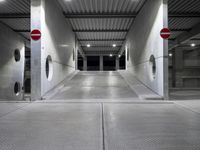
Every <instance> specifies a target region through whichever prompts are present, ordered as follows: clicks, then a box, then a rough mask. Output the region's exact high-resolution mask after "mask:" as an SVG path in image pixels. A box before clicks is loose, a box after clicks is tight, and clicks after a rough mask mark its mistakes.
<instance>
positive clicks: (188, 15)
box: [169, 12, 200, 18]
mask: <svg viewBox="0 0 200 150" xmlns="http://www.w3.org/2000/svg"><path fill="white" fill-rule="evenodd" d="M169 17H170V18H200V13H196V12H194V13H184V12H182V13H173V12H171V13H169Z"/></svg>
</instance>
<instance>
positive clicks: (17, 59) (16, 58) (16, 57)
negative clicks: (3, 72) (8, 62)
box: [14, 49, 21, 62]
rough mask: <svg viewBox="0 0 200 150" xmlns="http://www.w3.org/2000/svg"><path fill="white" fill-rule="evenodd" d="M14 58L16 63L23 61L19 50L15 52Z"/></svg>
mask: <svg viewBox="0 0 200 150" xmlns="http://www.w3.org/2000/svg"><path fill="white" fill-rule="evenodd" d="M14 58H15V61H16V62H19V61H20V60H21V53H20V50H19V49H15V50H14Z"/></svg>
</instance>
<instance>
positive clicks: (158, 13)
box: [124, 0, 168, 98]
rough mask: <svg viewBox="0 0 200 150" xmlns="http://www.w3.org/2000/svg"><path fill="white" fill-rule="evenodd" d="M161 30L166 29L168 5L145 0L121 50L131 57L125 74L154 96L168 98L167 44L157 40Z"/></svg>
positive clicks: (160, 39) (164, 0)
mask: <svg viewBox="0 0 200 150" xmlns="http://www.w3.org/2000/svg"><path fill="white" fill-rule="evenodd" d="M163 27H167V1H166V0H153V1H152V0H147V2H146V3H145V5H144V7H143V8H142V10H141V11H140V13H139V14H138V16H137V17H136V19H135V22H134V23H133V25H132V27H131V30H130V32H129V33H128V35H127V40H126V44H125V48H124V49H127V51H129V54H130V57H129V61H128V62H127V70H128V71H131V72H133V73H134V74H135V76H136V77H137V78H138V79H139V80H140V81H141V82H142V83H144V84H145V85H146V86H147V87H149V88H150V89H151V90H153V91H154V92H155V93H157V94H159V95H160V96H163V97H165V98H167V95H168V92H167V90H168V81H167V76H166V75H168V73H167V69H166V68H167V66H168V61H167V60H168V59H167V57H166V56H168V55H167V53H168V48H167V45H168V44H167V41H164V40H163V39H162V38H161V37H160V30H161V29H162V28H163ZM127 53H128V52H127ZM151 55H154V56H155V58H156V66H157V67H156V68H157V69H156V70H157V71H156V75H155V79H153V78H152V75H151V74H152V72H151V66H150V63H149V59H150V56H151Z"/></svg>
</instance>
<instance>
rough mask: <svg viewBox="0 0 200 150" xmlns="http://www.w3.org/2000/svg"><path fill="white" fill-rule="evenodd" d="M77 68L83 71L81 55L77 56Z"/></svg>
mask: <svg viewBox="0 0 200 150" xmlns="http://www.w3.org/2000/svg"><path fill="white" fill-rule="evenodd" d="M78 70H80V71H83V57H81V56H80V57H78Z"/></svg>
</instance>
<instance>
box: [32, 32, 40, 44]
mask: <svg viewBox="0 0 200 150" xmlns="http://www.w3.org/2000/svg"><path fill="white" fill-rule="evenodd" d="M40 38H41V32H40V30H37V29H35V30H33V31H31V39H32V40H34V41H37V40H39V39H40Z"/></svg>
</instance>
